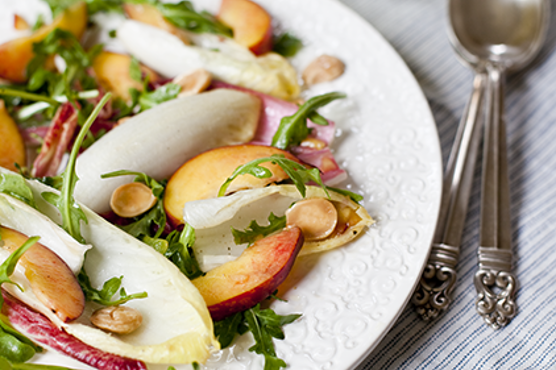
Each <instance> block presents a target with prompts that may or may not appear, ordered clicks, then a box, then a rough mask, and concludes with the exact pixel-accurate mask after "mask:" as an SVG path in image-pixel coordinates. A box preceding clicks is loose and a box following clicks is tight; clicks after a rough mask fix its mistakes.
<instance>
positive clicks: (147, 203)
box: [110, 182, 156, 218]
mask: <svg viewBox="0 0 556 370" xmlns="http://www.w3.org/2000/svg"><path fill="white" fill-rule="evenodd" d="M155 204H156V197H155V196H154V194H153V192H152V190H151V189H150V188H149V187H148V186H147V185H145V184H143V183H140V182H131V183H129V184H124V185H121V186H119V187H118V188H116V190H114V192H113V193H112V198H111V199H110V207H111V208H112V210H113V211H114V213H115V214H117V215H118V216H120V217H126V218H129V217H135V216H139V215H140V214H142V213H144V212H146V211H148V210H149V209H151V208H152V207H153V206H154V205H155Z"/></svg>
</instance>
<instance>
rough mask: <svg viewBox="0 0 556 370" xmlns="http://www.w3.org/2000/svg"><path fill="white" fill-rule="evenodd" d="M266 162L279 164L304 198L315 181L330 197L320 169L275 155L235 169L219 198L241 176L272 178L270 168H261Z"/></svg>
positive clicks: (221, 189) (219, 193) (221, 188)
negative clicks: (308, 186) (310, 182)
mask: <svg viewBox="0 0 556 370" xmlns="http://www.w3.org/2000/svg"><path fill="white" fill-rule="evenodd" d="M265 162H271V163H273V164H278V165H279V166H280V167H281V168H282V169H283V170H284V172H286V174H287V175H288V176H289V177H290V179H291V180H292V181H293V183H294V185H295V187H296V188H297V190H298V191H299V193H300V194H301V195H302V196H303V197H305V193H306V187H305V184H306V183H308V182H309V181H313V182H315V183H317V184H318V185H320V186H321V187H322V188H323V189H324V191H325V192H326V195H328V196H329V197H330V195H329V194H328V191H327V190H326V186H324V183H323V182H322V179H321V177H320V172H319V170H318V168H311V169H308V168H306V167H305V166H303V165H301V164H299V163H297V162H295V161H293V160H291V159H287V158H285V157H284V155H282V154H273V155H271V156H270V157H264V158H258V159H255V160H252V161H251V162H248V163H246V164H244V165H242V166H239V167H238V168H236V169H235V171H234V172H233V173H232V175H231V176H230V177H228V178H227V179H226V181H225V182H224V184H222V186H221V187H220V190H219V191H218V196H219V197H221V196H224V195H225V194H226V189H228V186H229V185H230V183H231V182H232V181H233V180H234V179H235V178H236V177H238V176H240V175H252V176H255V177H257V178H260V179H265V178H269V177H271V176H272V172H271V171H270V170H269V169H268V168H266V167H262V166H260V164H262V163H265Z"/></svg>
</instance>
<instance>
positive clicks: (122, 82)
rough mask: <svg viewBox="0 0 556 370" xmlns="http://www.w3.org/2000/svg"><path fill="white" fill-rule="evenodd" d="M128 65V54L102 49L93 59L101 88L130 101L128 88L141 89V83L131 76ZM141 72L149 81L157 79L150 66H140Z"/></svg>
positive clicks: (129, 59) (129, 63)
mask: <svg viewBox="0 0 556 370" xmlns="http://www.w3.org/2000/svg"><path fill="white" fill-rule="evenodd" d="M130 65H131V57H130V56H129V55H123V54H116V53H111V52H108V51H103V52H101V53H100V54H99V55H98V56H97V57H96V58H95V60H94V61H93V70H94V71H95V75H96V78H97V80H98V82H99V84H100V85H101V86H102V88H103V89H105V90H107V91H110V92H112V93H113V94H114V95H115V96H117V97H119V98H122V99H123V100H125V101H131V95H130V94H129V89H131V88H135V89H137V90H139V91H142V90H143V84H142V83H141V82H139V81H136V80H134V79H132V78H131V76H130V74H129V67H130ZM141 72H143V73H145V74H146V75H147V76H148V77H149V81H150V82H153V81H156V80H157V79H158V75H157V74H156V72H154V71H153V70H151V69H150V68H147V67H144V66H142V67H141Z"/></svg>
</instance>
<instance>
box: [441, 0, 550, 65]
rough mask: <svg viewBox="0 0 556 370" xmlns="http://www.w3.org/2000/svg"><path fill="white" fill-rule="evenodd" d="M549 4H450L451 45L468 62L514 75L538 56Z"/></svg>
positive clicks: (478, 0) (539, 0)
mask: <svg viewBox="0 0 556 370" xmlns="http://www.w3.org/2000/svg"><path fill="white" fill-rule="evenodd" d="M549 7H550V5H549V2H548V1H546V0H451V1H450V3H449V17H450V22H451V26H452V30H451V33H450V41H451V43H452V45H453V46H454V48H455V49H456V51H457V52H458V54H459V55H460V56H461V57H462V58H463V59H464V61H465V62H467V63H468V64H470V65H471V66H472V67H474V68H480V66H483V65H484V64H485V63H486V62H493V63H497V64H499V65H501V66H502V68H504V69H506V70H510V71H515V70H518V69H520V68H523V67H524V66H525V65H527V64H528V63H529V62H530V61H531V60H532V59H533V58H534V57H535V56H536V54H537V53H538V51H539V50H540V48H541V46H542V44H543V42H544V37H545V35H546V29H547V27H548V16H549V13H550V9H549Z"/></svg>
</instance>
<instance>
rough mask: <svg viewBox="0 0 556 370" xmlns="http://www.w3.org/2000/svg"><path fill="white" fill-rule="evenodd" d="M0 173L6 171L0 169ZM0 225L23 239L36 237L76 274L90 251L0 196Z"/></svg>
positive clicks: (46, 220)
mask: <svg viewBox="0 0 556 370" xmlns="http://www.w3.org/2000/svg"><path fill="white" fill-rule="evenodd" d="M0 172H2V173H8V170H5V169H4V168H2V167H0ZM0 225H2V226H4V227H7V228H10V229H13V230H17V231H19V232H21V233H22V234H25V235H27V236H33V235H40V237H41V240H40V243H41V244H42V245H44V246H45V247H47V248H49V249H50V250H51V251H53V252H54V253H56V254H57V255H58V256H59V257H60V258H61V259H63V260H64V262H65V263H66V264H67V265H68V267H69V268H70V269H71V270H72V271H73V273H74V274H77V273H78V272H79V270H81V266H82V265H83V259H84V258H85V252H86V251H87V250H88V249H89V248H91V246H90V245H83V244H81V243H79V242H77V241H76V240H75V239H73V238H72V237H71V236H69V235H68V233H66V232H65V231H64V230H63V229H62V228H61V227H60V226H58V225H57V224H55V223H54V222H52V221H51V220H50V219H49V218H48V217H46V216H45V215H43V214H42V213H40V212H39V211H37V210H36V209H34V208H32V207H30V206H28V205H27V204H25V203H23V202H21V201H19V200H17V199H15V198H12V197H10V196H9V195H6V194H2V193H0Z"/></svg>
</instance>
